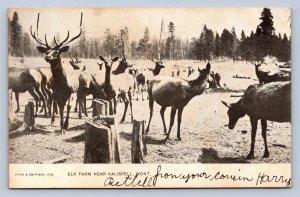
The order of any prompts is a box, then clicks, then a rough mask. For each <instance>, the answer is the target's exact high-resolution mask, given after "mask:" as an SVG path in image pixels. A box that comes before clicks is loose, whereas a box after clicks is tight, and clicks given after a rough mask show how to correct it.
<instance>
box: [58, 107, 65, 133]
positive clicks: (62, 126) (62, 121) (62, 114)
mask: <svg viewBox="0 0 300 197" xmlns="http://www.w3.org/2000/svg"><path fill="white" fill-rule="evenodd" d="M58 108H59V116H60V132H61V134H64V133H65V129H64V108H65V106H61V105H58Z"/></svg>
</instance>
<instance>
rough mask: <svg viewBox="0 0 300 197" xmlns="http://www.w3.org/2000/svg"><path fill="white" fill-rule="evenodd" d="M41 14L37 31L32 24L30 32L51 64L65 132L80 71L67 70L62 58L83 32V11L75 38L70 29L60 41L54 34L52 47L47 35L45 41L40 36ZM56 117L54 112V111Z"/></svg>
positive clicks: (52, 84)
mask: <svg viewBox="0 0 300 197" xmlns="http://www.w3.org/2000/svg"><path fill="white" fill-rule="evenodd" d="M39 15H40V14H38V17H37V27H36V32H34V33H33V32H32V26H31V27H30V33H31V36H32V37H33V38H34V39H35V40H36V42H37V43H39V44H40V45H41V46H38V47H37V49H38V50H39V52H41V53H45V54H46V56H45V60H46V61H47V62H48V63H49V64H50V66H51V72H52V79H51V80H50V86H51V89H52V90H53V99H54V100H55V101H56V102H57V105H58V107H59V115H60V127H61V133H62V134H64V132H65V129H67V128H68V124H69V122H68V121H69V120H68V119H69V113H70V109H71V106H70V105H69V104H70V97H71V94H72V93H75V92H76V91H77V90H78V89H79V84H80V82H79V80H80V78H79V74H80V73H78V72H67V70H68V68H67V66H70V65H65V64H63V63H62V60H61V57H60V55H61V53H64V52H67V51H68V50H69V46H67V45H68V44H70V43H71V42H73V41H74V40H75V39H77V38H79V37H80V35H81V33H82V13H81V19H80V32H79V33H78V34H77V35H76V36H74V37H73V38H71V39H69V36H70V32H69V31H68V33H67V37H66V38H65V39H64V40H63V41H62V42H60V43H58V42H57V40H56V38H55V36H54V42H55V46H54V47H51V46H50V45H49V44H48V42H47V36H46V34H45V42H43V41H42V40H41V39H40V38H39V37H38V25H39ZM67 101H68V106H67V116H66V120H65V122H64V108H65V105H66V103H67ZM53 118H54V113H53Z"/></svg>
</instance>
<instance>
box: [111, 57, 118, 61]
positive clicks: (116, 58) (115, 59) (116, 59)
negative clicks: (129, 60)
mask: <svg viewBox="0 0 300 197" xmlns="http://www.w3.org/2000/svg"><path fill="white" fill-rule="evenodd" d="M118 59H119V58H118V57H117V56H116V57H115V58H114V59H112V60H111V61H113V62H115V61H118Z"/></svg>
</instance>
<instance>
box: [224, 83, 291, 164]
mask: <svg viewBox="0 0 300 197" xmlns="http://www.w3.org/2000/svg"><path fill="white" fill-rule="evenodd" d="M222 103H223V104H224V105H225V106H226V107H228V112H227V114H228V116H229V123H228V128H229V129H233V128H234V126H235V124H236V123H237V121H238V120H239V119H240V118H241V117H243V116H245V115H246V114H247V115H248V116H249V117H250V122H251V127H252V130H251V149H250V153H249V154H248V156H247V157H246V159H253V158H254V144H255V136H256V130H257V122H258V120H261V128H262V137H263V139H264V145H265V152H264V155H263V158H268V157H269V151H268V144H267V135H266V132H267V120H269V121H274V122H291V82H271V83H267V84H264V85H258V84H256V85H250V86H249V87H248V88H247V90H246V91H245V93H244V95H243V97H242V98H241V99H240V100H239V101H238V102H236V103H233V104H227V103H226V102H224V101H222Z"/></svg>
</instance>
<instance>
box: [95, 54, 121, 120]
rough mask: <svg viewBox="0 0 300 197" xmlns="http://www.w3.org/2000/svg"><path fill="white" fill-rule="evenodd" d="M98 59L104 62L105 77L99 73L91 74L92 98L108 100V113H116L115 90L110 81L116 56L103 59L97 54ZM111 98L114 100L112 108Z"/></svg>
mask: <svg viewBox="0 0 300 197" xmlns="http://www.w3.org/2000/svg"><path fill="white" fill-rule="evenodd" d="M99 59H100V60H101V61H103V62H104V65H105V77H104V81H103V77H102V76H101V75H100V76H99V77H96V78H95V76H92V78H93V81H92V83H91V90H90V91H91V93H92V95H93V97H94V98H100V99H104V100H107V101H109V103H110V106H111V107H110V114H112V113H114V114H116V106H117V100H116V91H115V89H114V86H113V85H112V83H111V67H112V65H113V63H114V62H116V61H117V60H118V57H115V58H113V59H105V58H104V57H103V56H99ZM111 100H113V102H114V109H112V103H111Z"/></svg>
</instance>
